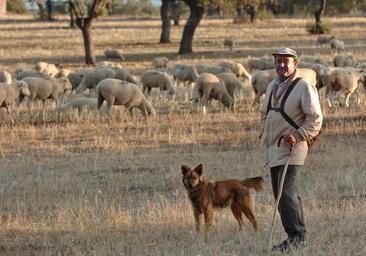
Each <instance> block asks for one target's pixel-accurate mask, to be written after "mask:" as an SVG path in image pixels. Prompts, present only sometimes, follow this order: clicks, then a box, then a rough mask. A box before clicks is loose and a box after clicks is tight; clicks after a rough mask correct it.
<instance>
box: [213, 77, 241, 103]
mask: <svg viewBox="0 0 366 256" xmlns="http://www.w3.org/2000/svg"><path fill="white" fill-rule="evenodd" d="M216 76H217V77H218V78H219V79H221V80H222V81H224V83H225V87H226V90H227V92H228V93H229V95H230V96H231V97H232V98H233V99H235V95H237V94H238V93H239V92H240V91H242V90H243V89H244V85H243V82H241V81H240V80H239V79H238V78H237V77H236V76H235V75H234V74H233V73H221V74H217V75H216Z"/></svg>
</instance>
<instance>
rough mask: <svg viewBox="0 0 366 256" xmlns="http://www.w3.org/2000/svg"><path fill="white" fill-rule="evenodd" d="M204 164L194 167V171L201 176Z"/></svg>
mask: <svg viewBox="0 0 366 256" xmlns="http://www.w3.org/2000/svg"><path fill="white" fill-rule="evenodd" d="M203 169H204V167H203V164H199V165H197V166H196V167H195V168H194V171H195V172H196V173H197V174H198V175H199V176H202V173H203Z"/></svg>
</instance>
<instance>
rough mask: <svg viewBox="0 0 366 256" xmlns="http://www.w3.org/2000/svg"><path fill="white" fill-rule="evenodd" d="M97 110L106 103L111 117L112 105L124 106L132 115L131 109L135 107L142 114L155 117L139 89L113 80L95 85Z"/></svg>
mask: <svg viewBox="0 0 366 256" xmlns="http://www.w3.org/2000/svg"><path fill="white" fill-rule="evenodd" d="M97 98H98V105H97V108H98V109H99V110H100V108H101V106H102V104H103V102H104V101H106V102H107V113H108V115H109V116H110V117H111V108H112V106H113V105H124V106H125V107H126V108H127V109H128V110H129V111H130V113H131V115H133V108H134V107H137V108H139V109H140V110H141V112H142V114H143V115H144V116H145V117H147V115H148V114H149V115H154V116H155V115H156V112H155V109H154V108H153V106H152V105H151V104H150V102H149V101H148V100H147V99H146V97H145V96H144V94H143V93H142V91H141V90H140V88H139V87H138V86H137V85H136V84H133V83H129V82H126V81H121V80H118V79H114V78H107V79H104V80H102V81H101V82H100V83H98V85H97Z"/></svg>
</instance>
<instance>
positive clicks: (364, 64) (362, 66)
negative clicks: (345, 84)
mask: <svg viewBox="0 0 366 256" xmlns="http://www.w3.org/2000/svg"><path fill="white" fill-rule="evenodd" d="M356 68H359V69H363V70H364V71H365V70H366V62H361V63H357V64H356Z"/></svg>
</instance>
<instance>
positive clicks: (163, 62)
mask: <svg viewBox="0 0 366 256" xmlns="http://www.w3.org/2000/svg"><path fill="white" fill-rule="evenodd" d="M168 61H169V60H168V58H167V57H156V58H154V59H153V60H152V68H155V69H157V68H167V67H168Z"/></svg>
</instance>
